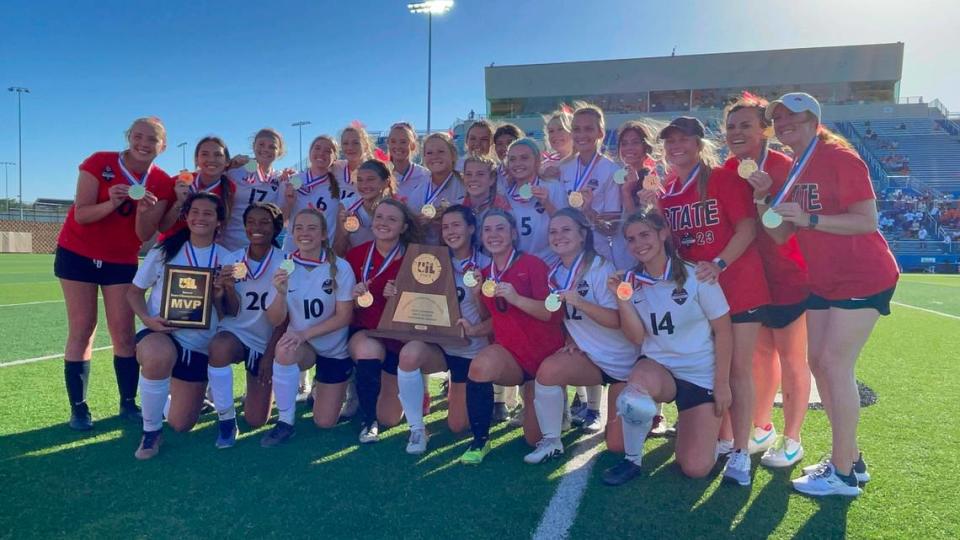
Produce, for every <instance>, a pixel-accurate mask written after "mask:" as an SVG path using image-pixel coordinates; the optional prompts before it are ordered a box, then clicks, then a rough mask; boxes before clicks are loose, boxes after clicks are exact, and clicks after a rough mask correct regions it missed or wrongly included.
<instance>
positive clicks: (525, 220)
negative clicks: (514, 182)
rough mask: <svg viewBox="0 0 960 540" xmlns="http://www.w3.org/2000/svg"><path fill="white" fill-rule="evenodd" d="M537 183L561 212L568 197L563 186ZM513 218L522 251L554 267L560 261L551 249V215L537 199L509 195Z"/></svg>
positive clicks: (552, 182)
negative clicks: (524, 198) (515, 221)
mask: <svg viewBox="0 0 960 540" xmlns="http://www.w3.org/2000/svg"><path fill="white" fill-rule="evenodd" d="M535 183H539V185H540V186H542V187H545V188H547V191H548V193H549V195H548V196H547V198H548V199H549V200H550V202H552V203H553V205H554V206H555V207H556V208H557V209H558V210H559V209H561V208H563V207H564V206H566V204H567V203H566V200H567V196H566V193H565V192H564V190H563V185H562V184H560V183H559V182H554V181H550V180H543V179H537V180H536V181H535ZM507 200H508V201H510V208H511V209H512V211H513V217H514V218H516V220H517V233H518V234H519V235H520V249H521V250H522V251H524V252H526V253H529V254H531V255H536V256H537V257H539V258H540V259H542V260H543V261H544V262H545V263H547V265H548V266H552V265H553V264H555V263H556V262H557V261H558V260H559V259H558V258H557V255H556V254H555V253H554V252H553V250H552V249H550V241H549V238H548V237H549V233H548V231H549V229H550V215H549V214H547V210H546V208H544V207H543V205H542V204H540V201H539V200H538V199H537V198H536V197H531V198H530V199H529V200H526V201H525V200H522V199H519V198H517V197H515V196H513V195H510V194H508V195H507Z"/></svg>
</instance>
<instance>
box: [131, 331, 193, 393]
mask: <svg viewBox="0 0 960 540" xmlns="http://www.w3.org/2000/svg"><path fill="white" fill-rule="evenodd" d="M153 333H154V331H153V330H150V329H149V328H144V329H142V330H140V331H139V332H137V336H136V342H137V343H140V340H141V339H143V338H145V337H147V336H149V335H150V334H153ZM168 337H169V338H170V341H172V342H173V346H174V347H175V348H176V349H177V361H176V362H175V363H174V364H173V371H172V372H171V373H170V376H171V377H173V378H174V379H180V380H181V381H187V382H207V364H208V363H209V358H208V357H207V355H206V354H204V353H202V352H199V351H194V350H190V349H185V348H184V347H183V345H181V344H180V342H179V341H177V338H175V337H173V336H171V335H168Z"/></svg>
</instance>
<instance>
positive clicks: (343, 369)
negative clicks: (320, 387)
mask: <svg viewBox="0 0 960 540" xmlns="http://www.w3.org/2000/svg"><path fill="white" fill-rule="evenodd" d="M350 375H353V360H351V359H350V358H327V357H326V356H320V355H319V354H318V355H317V366H316V371H315V372H314V374H313V380H314V381H316V382H318V383H323V384H340V383H342V382H347V380H349V379H350Z"/></svg>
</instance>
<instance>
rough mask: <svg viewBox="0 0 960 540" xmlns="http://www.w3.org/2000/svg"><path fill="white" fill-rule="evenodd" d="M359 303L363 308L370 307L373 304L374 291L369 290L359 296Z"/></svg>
mask: <svg viewBox="0 0 960 540" xmlns="http://www.w3.org/2000/svg"><path fill="white" fill-rule="evenodd" d="M357 305H358V306H360V307H362V308H368V307H370V306H372V305H373V293H371V292H370V291H367V292H365V293H363V294H361V295H360V296H358V297H357Z"/></svg>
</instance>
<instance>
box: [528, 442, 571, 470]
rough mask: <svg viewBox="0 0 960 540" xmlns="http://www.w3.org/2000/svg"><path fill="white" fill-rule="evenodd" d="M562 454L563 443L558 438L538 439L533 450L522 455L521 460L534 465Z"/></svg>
mask: <svg viewBox="0 0 960 540" xmlns="http://www.w3.org/2000/svg"><path fill="white" fill-rule="evenodd" d="M562 455H563V443H561V442H560V439H540V442H538V443H537V447H536V448H535V449H534V450H533V452H530V453H529V454H527V455H525V456H523V461H525V462H527V463H530V464H531V465H536V464H537V463H543V462H544V461H549V460H551V459H553V458H557V457H560V456H562Z"/></svg>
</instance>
